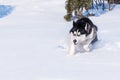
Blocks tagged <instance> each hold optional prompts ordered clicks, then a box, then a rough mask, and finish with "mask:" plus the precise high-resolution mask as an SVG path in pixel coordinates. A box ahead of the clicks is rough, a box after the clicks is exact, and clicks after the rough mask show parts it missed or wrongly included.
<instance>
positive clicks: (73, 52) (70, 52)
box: [69, 43, 75, 55]
mask: <svg viewBox="0 0 120 80" xmlns="http://www.w3.org/2000/svg"><path fill="white" fill-rule="evenodd" d="M69 54H70V55H74V54H75V45H74V44H73V43H71V44H70V48H69Z"/></svg>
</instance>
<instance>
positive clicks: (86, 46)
mask: <svg viewBox="0 0 120 80" xmlns="http://www.w3.org/2000/svg"><path fill="white" fill-rule="evenodd" d="M91 42H92V40H88V41H86V44H85V45H84V46H83V48H84V50H85V51H87V52H89V51H90V50H91V48H92V44H91Z"/></svg>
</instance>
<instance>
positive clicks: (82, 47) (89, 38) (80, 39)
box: [69, 17, 98, 55]
mask: <svg viewBox="0 0 120 80" xmlns="http://www.w3.org/2000/svg"><path fill="white" fill-rule="evenodd" d="M70 36H71V39H70V48H69V54H70V55H73V54H75V53H77V52H89V51H91V50H92V45H93V44H94V43H95V42H96V41H97V40H98V38H97V26H96V25H94V24H93V22H92V21H91V20H90V19H89V18H86V17H83V18H81V19H78V20H77V21H76V22H75V21H73V27H72V29H71V30H70Z"/></svg>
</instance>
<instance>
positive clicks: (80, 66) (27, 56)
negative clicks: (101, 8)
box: [0, 0, 120, 80]
mask: <svg viewBox="0 0 120 80" xmlns="http://www.w3.org/2000/svg"><path fill="white" fill-rule="evenodd" d="M1 4H3V5H11V6H15V8H14V10H13V11H12V13H11V14H9V15H7V16H5V17H3V18H0V80H88V79H89V80H120V77H119V74H120V58H119V57H120V38H119V35H120V33H119V32H120V27H119V25H120V21H119V18H120V15H119V14H120V10H119V9H120V5H116V6H115V8H114V9H113V10H112V11H109V12H106V13H104V14H102V15H101V16H98V17H90V19H91V20H92V21H93V22H94V23H95V24H96V25H97V26H98V29H99V31H98V36H99V41H98V43H97V44H96V45H95V49H94V50H93V51H91V52H86V53H78V54H75V55H73V56H70V55H69V54H68V52H67V50H68V44H69V42H68V41H69V30H70V28H71V27H72V22H66V21H65V20H64V19H63V16H64V15H65V12H66V11H65V9H64V4H65V0H59V1H57V0H19V1H17V0H2V1H1Z"/></svg>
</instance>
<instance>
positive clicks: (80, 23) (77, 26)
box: [70, 17, 97, 36]
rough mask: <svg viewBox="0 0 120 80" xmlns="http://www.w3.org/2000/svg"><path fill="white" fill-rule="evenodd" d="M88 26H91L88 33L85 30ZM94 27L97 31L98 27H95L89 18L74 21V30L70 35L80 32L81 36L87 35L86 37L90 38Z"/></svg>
mask: <svg viewBox="0 0 120 80" xmlns="http://www.w3.org/2000/svg"><path fill="white" fill-rule="evenodd" d="M86 24H88V25H90V28H89V30H88V31H86V30H85V25H86ZM92 27H95V29H96V30H97V27H96V25H94V24H93V23H92V21H91V20H90V19H89V18H86V17H83V18H81V19H79V20H77V21H76V22H74V21H73V28H72V29H71V30H70V33H71V32H74V31H77V30H78V31H80V32H81V34H86V36H88V35H89V34H90V32H91V30H92Z"/></svg>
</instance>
